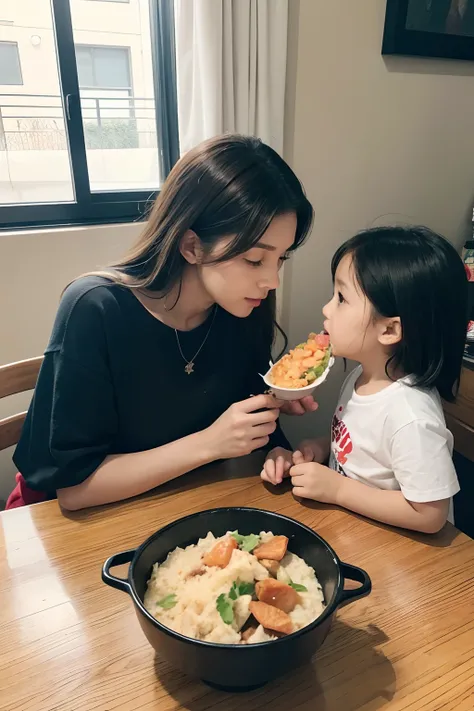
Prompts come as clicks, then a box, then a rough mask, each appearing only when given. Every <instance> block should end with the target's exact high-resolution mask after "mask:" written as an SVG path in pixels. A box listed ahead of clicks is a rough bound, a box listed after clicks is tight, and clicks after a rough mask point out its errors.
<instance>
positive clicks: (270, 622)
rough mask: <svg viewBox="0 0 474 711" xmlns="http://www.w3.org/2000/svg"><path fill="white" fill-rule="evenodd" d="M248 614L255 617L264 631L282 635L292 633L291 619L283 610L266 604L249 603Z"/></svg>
mask: <svg viewBox="0 0 474 711" xmlns="http://www.w3.org/2000/svg"><path fill="white" fill-rule="evenodd" d="M249 608H250V612H251V613H252V615H253V616H254V617H255V619H256V620H257V622H259V623H260V624H261V625H262V627H263V628H264V629H267V630H272V631H274V632H281V633H282V634H291V633H292V632H293V623H292V621H291V617H290V616H289V615H288V614H287V613H286V612H283V610H279V609H278V607H273V605H267V603H266V602H251V603H250V605H249Z"/></svg>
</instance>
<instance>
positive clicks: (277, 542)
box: [253, 536, 288, 561]
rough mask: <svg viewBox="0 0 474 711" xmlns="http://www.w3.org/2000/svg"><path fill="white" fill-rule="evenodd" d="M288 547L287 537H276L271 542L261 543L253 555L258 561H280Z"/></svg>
mask: <svg viewBox="0 0 474 711" xmlns="http://www.w3.org/2000/svg"><path fill="white" fill-rule="evenodd" d="M287 547H288V538H287V537H286V536H274V537H273V538H272V539H271V540H270V541H267V542H266V543H261V544H260V545H259V546H257V548H254V551H253V554H254V556H255V557H256V558H257V560H262V559H263V560H278V561H280V560H281V559H282V558H283V557H284V555H285V553H286V549H287Z"/></svg>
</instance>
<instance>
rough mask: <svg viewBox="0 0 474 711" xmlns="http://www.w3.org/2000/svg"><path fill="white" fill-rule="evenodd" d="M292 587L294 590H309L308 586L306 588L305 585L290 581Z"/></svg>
mask: <svg viewBox="0 0 474 711" xmlns="http://www.w3.org/2000/svg"><path fill="white" fill-rule="evenodd" d="M288 585H289V586H290V588H293V590H296V592H308V588H306V587H305V586H304V585H299V584H298V583H292V582H291V581H290V582H289V583H288Z"/></svg>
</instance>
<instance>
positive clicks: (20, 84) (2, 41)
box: [0, 40, 25, 86]
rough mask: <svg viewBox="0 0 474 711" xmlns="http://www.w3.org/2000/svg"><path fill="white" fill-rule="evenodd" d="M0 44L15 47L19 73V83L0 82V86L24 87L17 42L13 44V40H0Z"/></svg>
mask: <svg viewBox="0 0 474 711" xmlns="http://www.w3.org/2000/svg"><path fill="white" fill-rule="evenodd" d="M0 44H9V45H10V46H13V47H16V58H17V60H18V71H19V73H20V81H19V82H14V83H12V82H0V84H2V86H24V85H25V82H24V81H23V69H22V67H21V59H20V48H19V46H18V42H15V40H0Z"/></svg>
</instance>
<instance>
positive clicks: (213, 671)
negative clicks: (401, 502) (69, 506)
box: [102, 508, 372, 691]
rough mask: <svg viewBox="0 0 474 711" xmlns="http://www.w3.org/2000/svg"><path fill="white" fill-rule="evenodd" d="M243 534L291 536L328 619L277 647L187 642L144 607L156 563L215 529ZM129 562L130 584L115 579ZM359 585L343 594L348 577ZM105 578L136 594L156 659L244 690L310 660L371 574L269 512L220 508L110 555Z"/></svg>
mask: <svg viewBox="0 0 474 711" xmlns="http://www.w3.org/2000/svg"><path fill="white" fill-rule="evenodd" d="M236 529H238V530H239V532H240V533H242V534H245V535H248V534H250V533H259V532H260V531H271V532H272V533H274V534H275V535H284V536H287V537H288V538H289V544H288V550H289V551H291V552H292V553H296V555H299V556H300V557H301V558H303V560H305V561H306V563H308V564H309V565H310V566H311V567H312V568H314V570H315V571H316V577H317V578H318V580H319V582H320V583H321V586H322V588H323V592H324V600H325V602H326V604H327V606H326V609H325V610H324V612H323V614H322V615H321V616H320V617H318V619H317V620H315V621H314V622H312V623H311V624H310V625H308V626H307V627H304V628H303V629H301V630H298V631H297V632H294V633H293V634H290V635H288V636H287V637H282V638H281V639H278V640H275V641H272V642H263V643H261V644H249V645H231V644H215V643H210V642H202V641H200V640H196V639H191V638H189V637H184V636H183V635H181V634H178V633H177V632H174V631H173V630H171V629H169V628H168V627H165V626H164V625H162V624H161V623H160V622H158V620H156V619H155V618H154V617H152V615H150V613H149V612H147V610H146V609H145V608H144V606H143V598H144V595H145V590H146V585H147V581H148V580H149V578H150V575H151V569H152V566H153V564H154V563H156V562H159V563H162V562H163V561H164V560H165V558H166V556H167V555H168V553H170V552H171V551H172V550H174V549H175V548H176V547H177V546H180V547H185V546H187V545H190V544H192V543H197V540H198V538H204V537H205V536H206V535H207V534H208V532H209V531H211V532H212V533H213V534H214V535H215V536H216V537H219V536H222V535H224V534H225V533H226V532H227V531H234V530H236ZM129 562H130V568H129V571H128V577H127V579H126V580H123V579H121V578H117V577H115V576H113V575H111V574H110V569H111V568H112V567H113V566H116V565H123V564H124V563H129ZM345 579H349V580H356V581H357V582H360V583H361V586H360V587H359V588H357V589H355V590H344V580H345ZM102 580H103V581H104V583H106V584H107V585H111V586H112V587H114V588H117V589H118V590H123V592H126V593H128V594H129V595H130V597H131V598H132V600H133V603H134V605H135V611H136V613H137V617H138V621H139V622H140V625H141V628H142V630H143V632H144V633H145V636H146V638H147V639H148V641H149V643H150V644H151V646H152V647H153V648H154V649H155V650H156V651H157V652H158V654H159V655H160V656H161V657H162V658H163V659H165V660H166V661H168V662H170V663H171V664H173V665H174V666H176V667H178V668H179V669H181V670H182V671H184V672H185V673H186V674H189V675H191V676H193V677H197V678H199V679H202V680H203V681H205V682H206V683H208V684H210V685H212V686H215V687H218V688H221V689H226V690H232V691H243V690H247V689H250V688H255V687H258V686H261V685H263V684H265V683H266V682H267V681H269V680H271V679H274V678H276V677H278V676H281V675H282V674H284V673H286V672H287V671H288V670H289V669H292V668H295V667H297V666H299V665H301V664H303V663H304V662H308V661H309V660H310V659H311V657H312V656H313V654H314V653H315V652H316V650H317V649H319V647H320V646H321V645H322V643H323V642H324V639H325V637H326V635H327V633H328V632H329V628H330V625H331V620H332V616H333V614H334V613H335V611H336V610H337V608H338V607H341V606H342V605H345V604H347V603H349V602H353V601H354V600H358V599H359V598H361V597H364V596H365V595H368V594H369V593H370V590H371V587H372V585H371V582H370V578H369V576H368V575H367V573H366V572H365V571H363V570H361V569H360V568H356V567H355V566H353V565H348V564H347V563H342V562H341V561H340V560H339V558H338V557H337V555H336V553H335V552H334V551H333V549H332V548H331V546H329V545H328V544H327V543H326V541H325V540H324V539H323V538H321V537H320V536H318V534H317V533H315V532H314V531H312V530H311V529H310V528H308V527H307V526H304V525H303V524H302V523H299V522H298V521H295V520H294V519H291V518H287V517H286V516H281V515H280V514H277V513H271V512H270V511H262V510H261V509H253V508H221V509H212V510H209V511H202V512H200V513H197V514H193V515H191V516H186V517H185V518H181V519H179V520H178V521H174V523H170V524H169V525H168V526H165V527H164V528H162V529H160V530H159V531H157V532H156V533H154V534H153V535H152V536H150V538H148V539H147V540H146V541H145V542H144V543H142V545H141V546H140V547H139V548H137V549H136V550H129V551H124V552H123V553H117V554H116V555H113V556H111V557H110V558H108V560H106V561H105V563H104V566H103V568H102Z"/></svg>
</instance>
